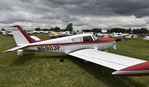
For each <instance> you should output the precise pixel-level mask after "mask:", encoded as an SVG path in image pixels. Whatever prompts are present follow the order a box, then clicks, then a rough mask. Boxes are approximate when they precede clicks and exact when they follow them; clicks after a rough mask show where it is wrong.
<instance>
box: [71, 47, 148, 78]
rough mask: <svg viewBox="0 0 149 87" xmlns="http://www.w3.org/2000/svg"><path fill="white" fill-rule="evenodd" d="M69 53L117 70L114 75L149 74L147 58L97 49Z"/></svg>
mask: <svg viewBox="0 0 149 87" xmlns="http://www.w3.org/2000/svg"><path fill="white" fill-rule="evenodd" d="M68 55H71V56H74V57H78V58H80V59H83V60H86V61H90V62H92V63H96V64H99V65H102V66H105V67H108V68H111V69H114V70H117V71H115V72H113V73H112V74H113V75H121V76H124V75H127V76H129V75H131V76H132V75H135V76H138V75H147V74H148V75H149V62H147V61H145V60H140V59H135V58H131V57H126V56H121V55H117V54H113V53H108V52H103V51H99V50H96V49H83V50H78V51H75V52H71V53H69V54H68ZM147 65H148V66H147ZM140 70H141V71H140Z"/></svg>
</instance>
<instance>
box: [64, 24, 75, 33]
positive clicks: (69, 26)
mask: <svg viewBox="0 0 149 87" xmlns="http://www.w3.org/2000/svg"><path fill="white" fill-rule="evenodd" d="M72 26H73V24H72V23H69V24H68V25H67V27H66V28H65V31H73V27H72Z"/></svg>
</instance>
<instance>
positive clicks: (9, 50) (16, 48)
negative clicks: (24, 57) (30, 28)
mask: <svg viewBox="0 0 149 87" xmlns="http://www.w3.org/2000/svg"><path fill="white" fill-rule="evenodd" d="M27 46H28V45H22V46H17V47H14V48H11V49H8V50H6V51H3V52H11V51H15V50H19V49H22V48H25V47H27Z"/></svg>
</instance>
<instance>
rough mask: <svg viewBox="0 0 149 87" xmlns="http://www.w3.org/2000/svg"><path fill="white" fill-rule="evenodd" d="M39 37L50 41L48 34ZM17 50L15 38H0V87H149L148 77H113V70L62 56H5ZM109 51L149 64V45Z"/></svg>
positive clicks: (125, 44)
mask: <svg viewBox="0 0 149 87" xmlns="http://www.w3.org/2000/svg"><path fill="white" fill-rule="evenodd" d="M36 36H39V37H40V38H42V39H48V35H46V34H36ZM15 46H16V45H15V42H14V39H13V38H12V36H3V35H0V87H149V85H148V84H149V83H148V82H149V77H148V76H143V77H119V76H112V75H111V73H112V72H113V71H114V70H111V69H108V68H105V67H102V66H100V65H96V64H93V63H84V61H82V60H80V59H78V58H75V57H71V56H68V55H65V54H63V53H47V52H46V53H44V52H35V53H34V52H25V54H24V56H23V57H22V58H18V56H17V55H16V52H10V53H3V52H2V51H4V50H7V49H9V48H12V47H15ZM109 51H110V52H113V53H117V54H121V55H125V56H131V57H136V58H139V59H144V60H149V41H145V40H142V38H138V39H134V40H128V41H122V42H118V43H117V50H116V51H115V50H113V49H110V50H109ZM60 58H64V59H65V61H64V62H62V63H61V62H59V59H60Z"/></svg>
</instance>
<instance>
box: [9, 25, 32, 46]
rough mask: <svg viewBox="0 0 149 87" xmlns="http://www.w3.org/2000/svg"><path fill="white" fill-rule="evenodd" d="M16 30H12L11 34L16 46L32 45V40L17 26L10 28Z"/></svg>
mask: <svg viewBox="0 0 149 87" xmlns="http://www.w3.org/2000/svg"><path fill="white" fill-rule="evenodd" d="M11 27H16V28H17V29H12V34H13V37H14V39H15V42H16V44H17V45H24V44H29V43H33V42H34V41H33V40H32V38H31V37H30V36H29V35H28V34H27V33H26V32H25V31H24V30H23V29H22V28H21V26H19V25H15V26H11Z"/></svg>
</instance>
